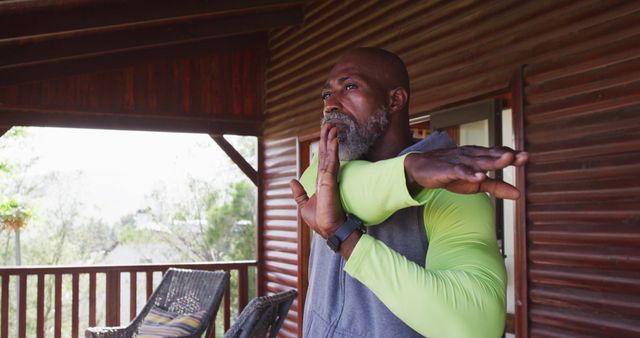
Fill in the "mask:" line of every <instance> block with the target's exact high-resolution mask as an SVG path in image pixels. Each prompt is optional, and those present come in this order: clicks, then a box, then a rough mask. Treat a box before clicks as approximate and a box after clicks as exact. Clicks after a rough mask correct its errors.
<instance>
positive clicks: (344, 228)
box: [327, 214, 363, 252]
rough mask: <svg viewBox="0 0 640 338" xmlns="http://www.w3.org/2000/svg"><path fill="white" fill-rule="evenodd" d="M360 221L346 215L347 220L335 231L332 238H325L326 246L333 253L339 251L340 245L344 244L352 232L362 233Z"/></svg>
mask: <svg viewBox="0 0 640 338" xmlns="http://www.w3.org/2000/svg"><path fill="white" fill-rule="evenodd" d="M362 228H363V225H362V221H361V220H360V219H359V218H358V217H356V216H354V215H349V214H347V220H346V221H345V222H344V223H342V225H341V226H340V227H339V228H338V230H336V232H335V233H334V234H333V236H331V237H329V238H327V245H328V246H329V249H331V250H333V252H338V251H340V245H341V244H342V242H344V241H345V240H346V239H347V237H349V235H351V233H352V232H354V231H356V230H357V231H360V232H362Z"/></svg>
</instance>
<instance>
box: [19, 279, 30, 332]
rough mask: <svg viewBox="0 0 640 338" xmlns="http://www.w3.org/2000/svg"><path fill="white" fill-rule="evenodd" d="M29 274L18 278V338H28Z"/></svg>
mask: <svg viewBox="0 0 640 338" xmlns="http://www.w3.org/2000/svg"><path fill="white" fill-rule="evenodd" d="M27 279H28V275H27V274H21V275H19V276H18V281H19V285H20V286H19V295H20V296H19V298H18V309H19V311H18V337H19V338H27Z"/></svg>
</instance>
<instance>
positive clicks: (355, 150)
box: [322, 56, 389, 161]
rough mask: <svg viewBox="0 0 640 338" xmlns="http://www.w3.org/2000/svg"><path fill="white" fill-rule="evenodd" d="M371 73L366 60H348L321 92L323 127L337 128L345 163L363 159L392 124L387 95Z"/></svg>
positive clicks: (337, 66) (341, 158) (341, 155)
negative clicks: (389, 117)
mask: <svg viewBox="0 0 640 338" xmlns="http://www.w3.org/2000/svg"><path fill="white" fill-rule="evenodd" d="M369 73H371V70H370V68H367V67H366V60H358V57H356V56H353V57H348V58H346V59H343V60H342V61H341V62H340V63H338V64H337V65H336V66H335V67H334V68H333V69H332V70H331V73H330V74H329V78H328V80H327V82H326V83H325V86H324V87H323V90H322V101H323V103H324V110H323V111H324V118H323V119H322V124H323V125H324V124H325V123H330V124H332V125H334V126H335V127H337V128H338V141H339V144H340V146H339V156H340V160H343V161H348V160H355V159H360V158H363V157H364V156H365V155H366V154H367V152H368V151H369V149H370V148H371V146H373V144H374V143H375V142H376V140H378V138H379V137H380V136H381V135H382V134H383V133H384V131H385V130H386V128H387V126H388V123H389V120H388V114H389V108H388V106H387V104H386V100H385V92H384V90H383V89H382V87H381V86H380V85H379V84H378V83H377V81H376V80H375V78H373V77H372V76H369Z"/></svg>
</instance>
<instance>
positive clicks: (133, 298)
mask: <svg viewBox="0 0 640 338" xmlns="http://www.w3.org/2000/svg"><path fill="white" fill-rule="evenodd" d="M137 312H138V273H137V272H136V271H131V272H129V320H133V318H135V317H136V314H137Z"/></svg>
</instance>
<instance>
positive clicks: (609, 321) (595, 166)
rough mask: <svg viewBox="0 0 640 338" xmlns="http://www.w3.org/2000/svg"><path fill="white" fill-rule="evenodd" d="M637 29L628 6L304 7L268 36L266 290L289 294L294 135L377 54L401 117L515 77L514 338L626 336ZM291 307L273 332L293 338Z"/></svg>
mask: <svg viewBox="0 0 640 338" xmlns="http://www.w3.org/2000/svg"><path fill="white" fill-rule="evenodd" d="M639 23H640V2H638V1H530V2H521V1H492V2H488V1H424V2H415V1H320V2H313V3H311V4H309V5H308V6H307V8H306V11H305V20H304V24H303V25H302V26H300V27H291V28H287V29H282V30H278V31H275V32H272V34H271V36H270V51H271V61H270V63H269V66H268V72H267V88H266V90H267V91H266V110H267V112H266V113H267V120H266V126H265V132H264V142H265V143H264V144H265V150H264V162H263V164H264V166H263V168H264V169H265V175H266V176H265V191H264V221H265V227H264V239H263V242H264V247H265V249H266V252H265V257H264V264H265V265H264V270H263V271H264V273H265V274H264V285H263V286H264V287H266V291H277V290H280V289H282V288H283V286H286V287H296V286H297V282H298V278H297V272H298V266H297V257H296V252H297V245H296V240H297V228H296V226H297V220H296V209H295V204H294V203H293V201H292V200H291V199H290V196H289V190H288V185H287V183H288V181H289V180H290V179H291V178H294V177H295V176H296V174H297V160H296V156H297V155H296V147H297V141H296V136H298V135H307V134H309V133H310V132H314V131H317V130H318V127H319V120H320V117H321V102H320V99H319V93H320V87H321V85H322V83H323V82H324V80H325V76H326V74H327V72H328V70H329V68H330V67H331V65H332V64H333V62H334V61H335V59H336V57H337V56H338V55H339V54H340V53H342V52H343V51H345V50H346V49H348V48H350V47H355V46H379V47H383V48H386V49H389V50H391V51H393V52H396V53H398V54H399V55H400V56H401V57H402V58H403V59H404V60H405V62H406V63H407V65H408V67H409V73H410V74H411V77H412V83H411V84H412V92H413V94H412V102H411V113H412V114H418V113H425V112H429V111H433V110H435V109H439V108H443V107H449V106H453V105H456V104H459V103H462V102H465V101H469V100H472V99H477V98H480V97H484V96H487V95H490V94H492V93H497V92H501V91H504V90H506V88H509V82H510V81H511V80H512V78H513V74H514V71H516V70H517V69H519V67H520V66H521V65H526V67H525V68H524V81H525V96H524V100H525V102H524V111H525V136H526V148H527V150H528V151H530V152H531V163H530V165H529V166H528V168H527V177H526V181H527V229H528V230H527V236H528V248H527V250H528V251H527V254H528V257H529V259H528V262H529V263H528V264H529V266H528V269H529V270H528V279H529V280H528V283H529V284H528V285H529V304H528V309H529V313H528V319H529V323H528V329H529V333H530V335H531V336H535V337H568V336H634V335H639V334H640V319H639V318H640V306H639V305H638V304H640V272H638V271H639V267H640V250H638V248H639V247H640V224H638V223H640V178H639V176H638V175H637V174H638V172H640V128H638V127H640V111H639V110H640V80H639V79H640V24H639ZM293 310H294V311H292V315H291V317H290V319H291V321H290V322H287V324H288V325H287V326H286V327H285V330H284V332H283V336H295V335H297V327H296V323H295V320H296V319H297V318H298V313H297V312H296V311H297V310H298V308H297V307H296V306H294V309H293ZM300 311H301V309H300Z"/></svg>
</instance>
